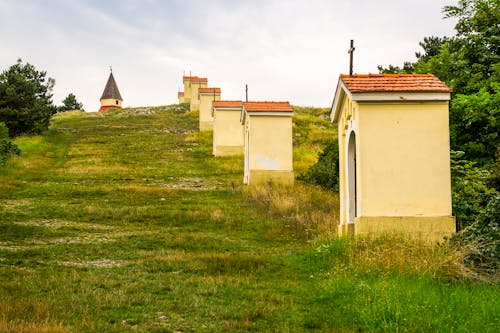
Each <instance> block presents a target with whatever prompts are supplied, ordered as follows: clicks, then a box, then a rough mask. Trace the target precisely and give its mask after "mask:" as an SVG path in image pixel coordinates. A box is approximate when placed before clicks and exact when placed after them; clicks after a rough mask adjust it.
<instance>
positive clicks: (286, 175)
mask: <svg viewBox="0 0 500 333" xmlns="http://www.w3.org/2000/svg"><path fill="white" fill-rule="evenodd" d="M292 116H293V109H292V106H291V105H290V103H289V102H244V103H243V108H242V111H241V117H240V121H241V123H242V124H243V128H244V134H243V135H244V148H243V150H244V176H243V183H245V184H249V185H254V184H258V183H267V182H273V183H281V184H287V185H291V184H293V182H294V174H293V140H292Z"/></svg>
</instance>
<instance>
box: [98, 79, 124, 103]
mask: <svg viewBox="0 0 500 333" xmlns="http://www.w3.org/2000/svg"><path fill="white" fill-rule="evenodd" d="M107 98H111V99H118V100H120V101H123V98H122V96H121V95H120V91H119V90H118V86H117V85H116V82H115V78H114V77H113V72H111V73H109V78H108V82H107V83H106V87H105V88H104V91H103V93H102V96H101V99H107Z"/></svg>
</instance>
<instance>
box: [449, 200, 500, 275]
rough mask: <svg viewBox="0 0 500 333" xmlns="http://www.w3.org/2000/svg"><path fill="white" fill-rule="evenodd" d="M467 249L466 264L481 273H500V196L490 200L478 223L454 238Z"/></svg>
mask: <svg viewBox="0 0 500 333" xmlns="http://www.w3.org/2000/svg"><path fill="white" fill-rule="evenodd" d="M452 242H454V243H458V244H459V245H460V246H463V247H464V249H465V263H466V264H467V266H469V267H471V268H473V269H474V270H476V271H479V272H485V273H488V274H498V273H500V194H499V193H496V194H495V195H493V196H492V197H491V199H490V200H489V202H488V204H487V206H486V209H484V210H483V211H481V213H480V214H479V215H478V217H477V219H476V221H475V222H474V223H473V224H471V225H470V226H468V227H467V228H465V229H464V230H462V231H461V232H459V233H457V234H456V235H454V236H453V238H452Z"/></svg>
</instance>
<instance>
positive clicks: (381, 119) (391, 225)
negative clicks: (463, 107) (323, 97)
mask: <svg viewBox="0 0 500 333" xmlns="http://www.w3.org/2000/svg"><path fill="white" fill-rule="evenodd" d="M451 91H452V90H451V89H450V88H449V87H447V86H446V85H445V84H444V83H443V82H442V81H440V80H439V79H438V78H437V77H435V76H434V75H432V74H367V75H359V74H356V75H352V76H350V75H341V76H340V78H339V81H338V84H337V89H336V91H335V97H334V100H333V104H332V109H331V118H332V121H334V122H337V124H338V142H339V167H340V168H339V169H340V170H339V195H340V221H339V234H342V235H346V234H372V233H391V232H397V233H405V234H408V235H411V236H412V237H416V238H420V239H424V240H431V241H436V240H437V241H439V240H442V239H443V237H444V236H446V235H450V234H451V233H453V232H455V220H454V218H453V216H452V206H451V180H450V136H449V120H448V103H449V100H450V92H451Z"/></svg>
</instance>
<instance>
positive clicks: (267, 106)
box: [243, 102, 293, 112]
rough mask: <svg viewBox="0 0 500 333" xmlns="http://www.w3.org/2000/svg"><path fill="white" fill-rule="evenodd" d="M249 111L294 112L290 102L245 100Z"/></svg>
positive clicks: (245, 105) (246, 108)
mask: <svg viewBox="0 0 500 333" xmlns="http://www.w3.org/2000/svg"><path fill="white" fill-rule="evenodd" d="M243 106H244V107H245V110H246V111H247V112H292V111H293V109H292V106H291V105H290V103H289V102H244V103H243Z"/></svg>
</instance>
